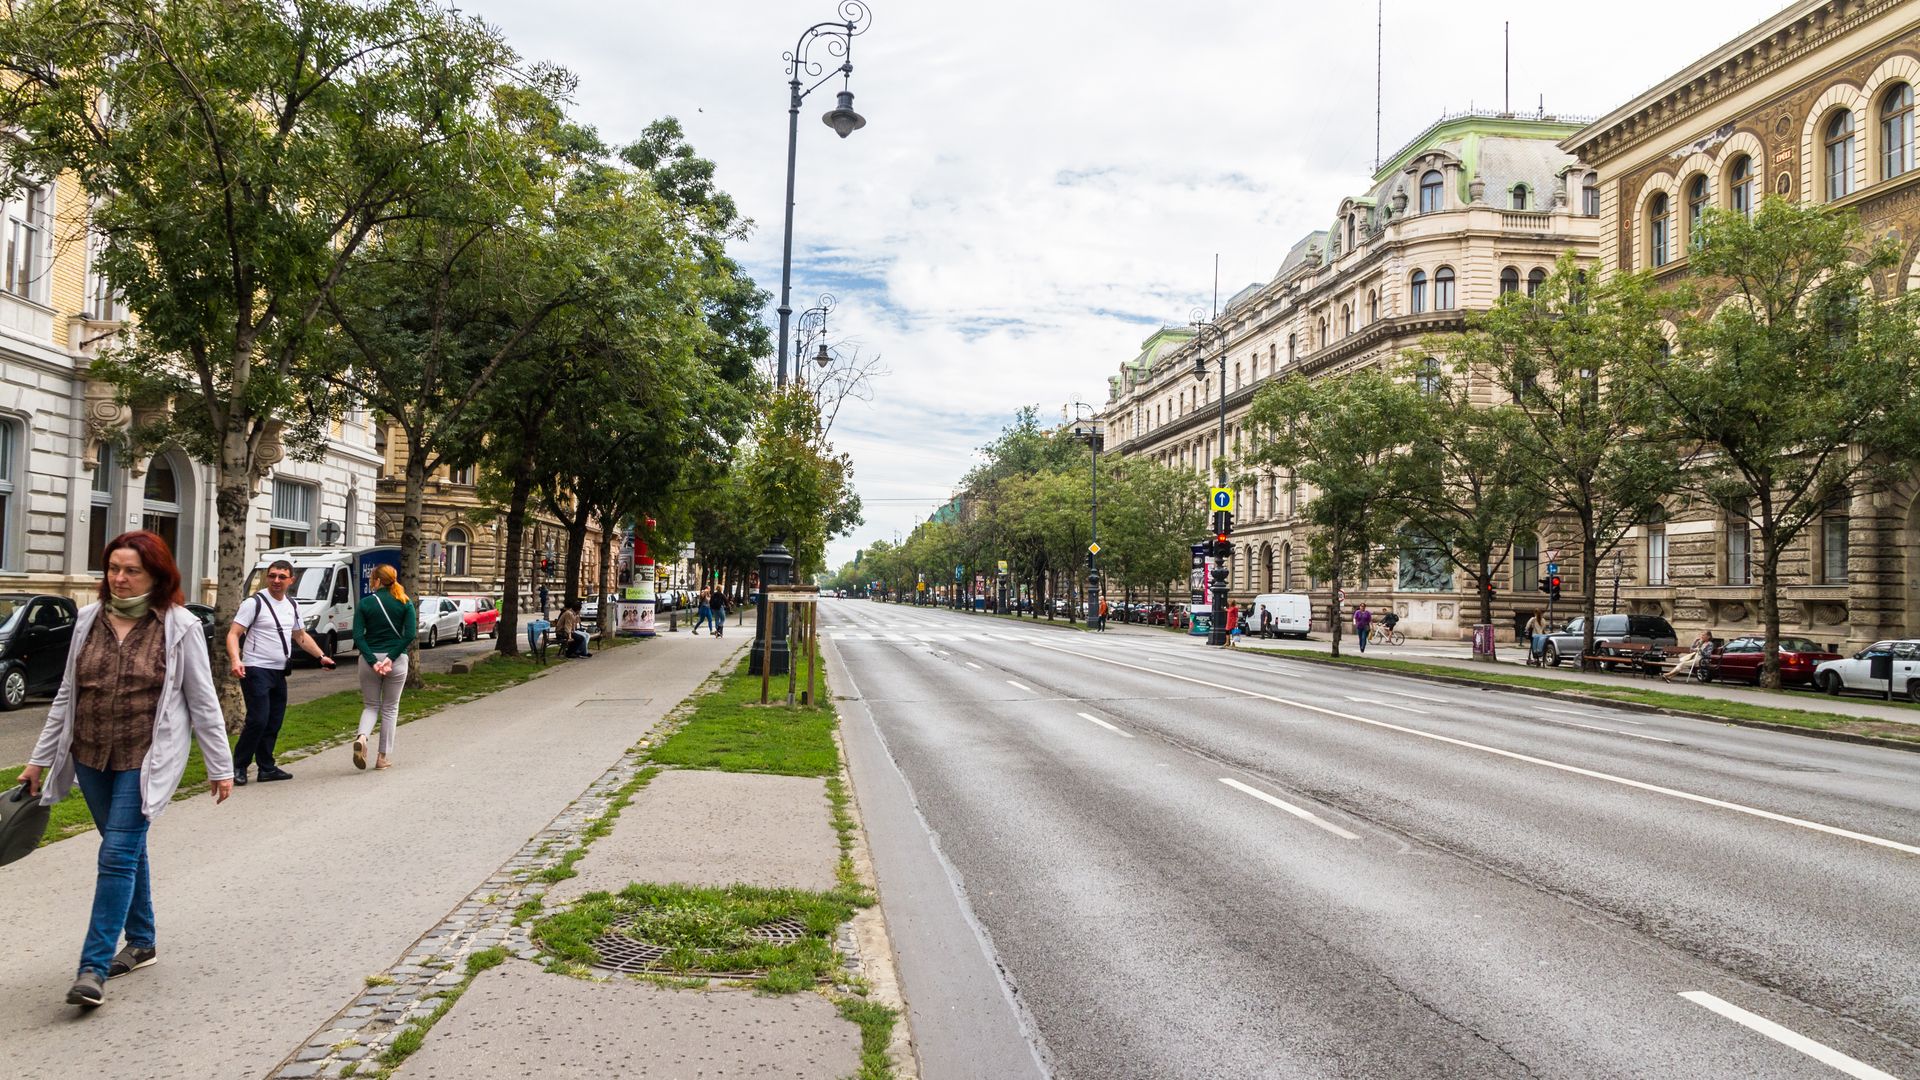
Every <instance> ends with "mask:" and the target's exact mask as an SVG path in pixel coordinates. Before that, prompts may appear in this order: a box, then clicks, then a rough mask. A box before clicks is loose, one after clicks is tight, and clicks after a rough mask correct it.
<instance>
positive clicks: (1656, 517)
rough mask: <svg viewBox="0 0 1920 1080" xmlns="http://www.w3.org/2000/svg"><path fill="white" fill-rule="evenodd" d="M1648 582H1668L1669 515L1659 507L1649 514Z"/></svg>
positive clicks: (1651, 583) (1652, 583)
mask: <svg viewBox="0 0 1920 1080" xmlns="http://www.w3.org/2000/svg"><path fill="white" fill-rule="evenodd" d="M1646 565H1647V584H1649V585H1665V584H1667V515H1666V512H1665V511H1664V510H1662V509H1660V508H1659V507H1655V508H1654V511H1653V513H1652V514H1649V515H1648V516H1647V564H1646Z"/></svg>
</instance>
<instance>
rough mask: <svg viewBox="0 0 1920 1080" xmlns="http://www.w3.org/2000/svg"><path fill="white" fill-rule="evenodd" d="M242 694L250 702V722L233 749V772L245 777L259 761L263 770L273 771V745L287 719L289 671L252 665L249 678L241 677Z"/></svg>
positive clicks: (248, 669)
mask: <svg viewBox="0 0 1920 1080" xmlns="http://www.w3.org/2000/svg"><path fill="white" fill-rule="evenodd" d="M240 696H241V697H243V698H245V699H246V702H247V724H246V726H245V727H243V728H241V729H240V742H239V743H238V744H237V745H235V746H234V749H233V771H234V772H235V773H237V774H239V775H241V776H245V775H246V773H247V768H248V767H249V766H251V765H253V764H254V762H255V761H256V760H257V761H258V762H259V763H260V771H261V772H263V773H264V772H271V771H273V769H274V768H275V766H274V763H273V744H274V743H275V742H276V741H277V740H278V739H279V738H280V725H281V724H283V723H285V722H286V719H287V673H286V672H285V671H283V670H281V669H279V668H269V667H261V666H259V665H257V664H256V665H254V666H252V667H249V668H247V676H246V678H244V679H242V680H240Z"/></svg>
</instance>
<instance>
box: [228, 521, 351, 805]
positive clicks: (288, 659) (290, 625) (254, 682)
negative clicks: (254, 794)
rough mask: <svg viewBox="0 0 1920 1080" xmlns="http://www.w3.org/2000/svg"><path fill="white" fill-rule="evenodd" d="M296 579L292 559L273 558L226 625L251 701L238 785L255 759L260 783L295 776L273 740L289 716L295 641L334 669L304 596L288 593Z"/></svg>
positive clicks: (236, 753) (237, 751)
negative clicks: (312, 630)
mask: <svg viewBox="0 0 1920 1080" xmlns="http://www.w3.org/2000/svg"><path fill="white" fill-rule="evenodd" d="M292 585H293V564H292V563H290V562H288V561H287V560H285V559H275V560H274V561H273V562H272V563H271V564H269V565H268V567H267V587H266V588H264V589H262V590H260V591H259V592H256V593H254V594H253V595H252V596H249V597H247V598H246V599H245V600H242V601H240V607H239V609H238V610H236V611H235V612H234V613H233V622H232V623H231V624H230V625H228V627H227V663H228V664H229V665H231V669H232V671H233V677H234V678H236V679H239V680H240V694H241V697H242V698H244V699H245V700H246V703H247V722H246V725H245V726H244V727H242V728H241V729H240V742H239V743H238V745H236V746H235V747H234V750H233V782H234V784H235V786H239V787H244V786H245V785H246V783H247V769H248V768H250V767H251V766H253V765H254V764H256V763H258V764H259V766H260V773H259V776H260V781H261V782H262V783H266V782H268V781H272V780H291V779H293V774H292V773H290V772H288V771H287V770H285V769H283V768H281V767H280V766H279V765H278V764H276V763H275V762H274V760H273V749H274V743H275V742H276V741H277V740H278V739H279V738H280V725H281V723H283V722H284V721H285V720H286V718H287V669H288V668H290V667H292V666H293V650H294V649H295V648H296V647H297V648H299V649H300V651H301V652H304V653H306V654H307V655H308V656H311V657H313V658H315V659H316V660H319V661H320V666H321V667H323V668H326V669H327V670H329V671H331V670H333V657H331V656H323V655H321V649H320V643H319V642H317V641H315V640H313V635H311V634H309V633H307V627H306V623H305V622H303V621H302V620H301V618H300V601H298V600H296V599H294V598H293V597H292V596H290V595H288V593H287V590H288V588H289V587H290V586H292ZM269 621H271V624H272V625H271V627H269V625H268V623H269Z"/></svg>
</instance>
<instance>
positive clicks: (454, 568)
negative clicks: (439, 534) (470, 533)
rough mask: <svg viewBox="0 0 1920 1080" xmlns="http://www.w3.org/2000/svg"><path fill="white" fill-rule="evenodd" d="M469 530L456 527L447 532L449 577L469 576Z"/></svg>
mask: <svg viewBox="0 0 1920 1080" xmlns="http://www.w3.org/2000/svg"><path fill="white" fill-rule="evenodd" d="M468 545H469V541H468V540H467V530H465V529H463V528H461V527H460V526H458V525H455V526H454V527H453V528H451V529H448V530H447V576H448V577H466V576H467V548H468Z"/></svg>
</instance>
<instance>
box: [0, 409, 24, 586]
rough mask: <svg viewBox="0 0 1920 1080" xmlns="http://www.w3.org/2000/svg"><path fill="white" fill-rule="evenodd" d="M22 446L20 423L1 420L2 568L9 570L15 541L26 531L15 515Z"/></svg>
mask: <svg viewBox="0 0 1920 1080" xmlns="http://www.w3.org/2000/svg"><path fill="white" fill-rule="evenodd" d="M20 444H21V438H20V424H19V422H18V421H15V420H0V566H4V567H7V568H9V569H11V568H12V567H13V549H14V546H15V545H14V541H15V540H16V539H17V538H18V537H19V535H20V533H22V532H24V531H25V530H23V529H19V528H17V526H16V522H17V521H18V519H19V516H18V515H17V514H15V513H14V511H15V510H16V509H17V507H16V506H15V505H14V504H15V502H16V501H17V500H15V498H14V491H15V489H16V485H17V483H18V482H17V481H16V480H15V479H14V477H15V475H16V474H15V468H16V466H17V465H18V464H19V459H20Z"/></svg>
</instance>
